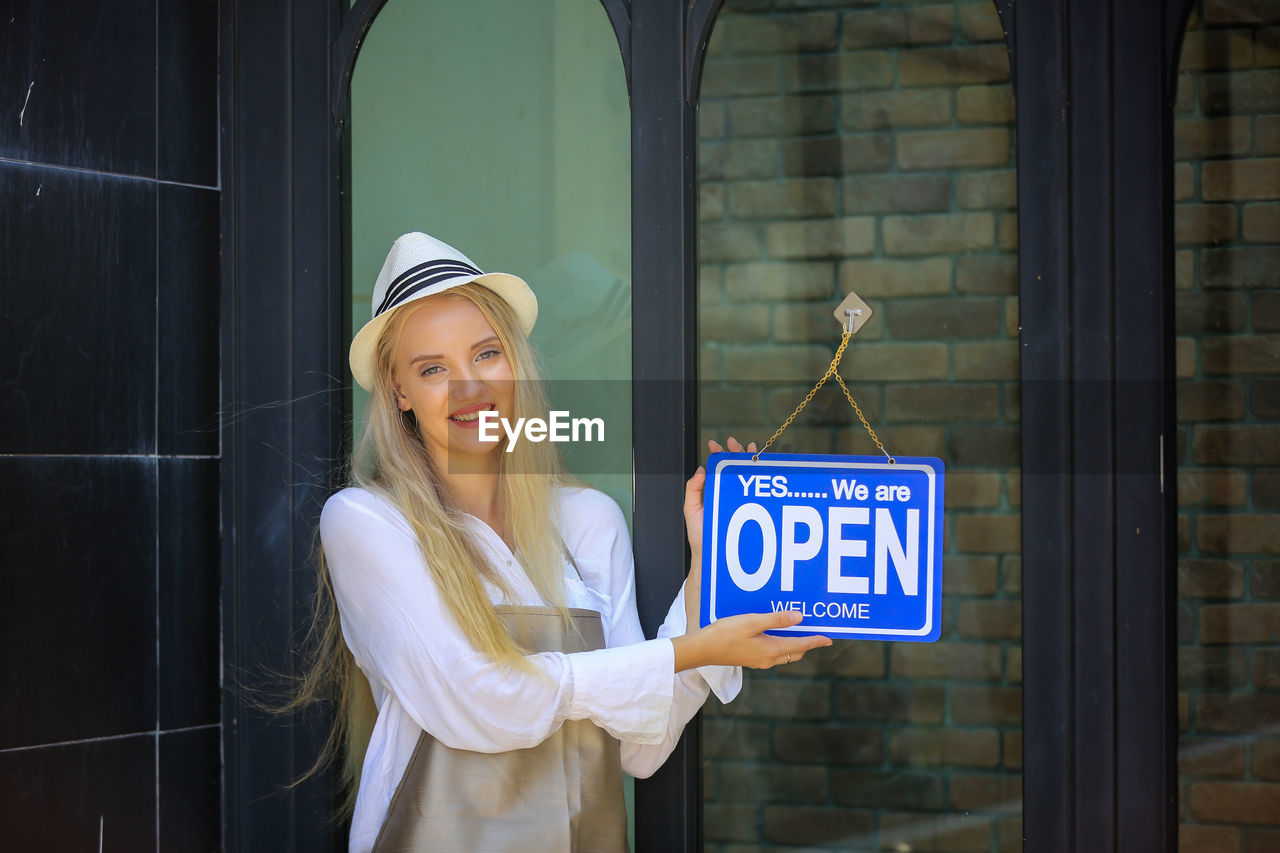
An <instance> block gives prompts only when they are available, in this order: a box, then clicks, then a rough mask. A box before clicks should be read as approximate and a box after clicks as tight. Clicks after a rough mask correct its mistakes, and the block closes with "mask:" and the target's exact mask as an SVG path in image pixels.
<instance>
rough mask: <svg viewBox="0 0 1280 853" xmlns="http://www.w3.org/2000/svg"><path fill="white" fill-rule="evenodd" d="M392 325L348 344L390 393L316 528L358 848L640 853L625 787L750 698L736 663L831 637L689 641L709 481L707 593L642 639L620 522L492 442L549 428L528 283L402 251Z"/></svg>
mask: <svg viewBox="0 0 1280 853" xmlns="http://www.w3.org/2000/svg"><path fill="white" fill-rule="evenodd" d="M373 308H374V317H373V319H372V320H371V321H370V322H369V324H367V325H366V326H365V327H364V328H363V329H361V330H360V332H359V333H358V334H357V335H356V337H355V340H354V341H353V343H352V347H351V368H352V372H353V375H354V376H355V378H356V380H357V381H358V382H359V383H360V384H361V385H362V386H363V387H365V388H366V389H368V390H369V391H370V392H371V394H372V398H371V400H370V403H369V416H368V426H367V428H366V431H365V434H364V437H363V439H362V440H361V442H360V446H359V448H358V449H357V453H356V458H355V460H354V461H353V465H352V481H353V487H351V488H347V489H344V490H343V491H341V492H338V493H337V494H335V495H334V496H333V497H331V498H330V499H329V501H328V502H327V503H326V505H325V508H324V512H323V514H322V517H321V522H320V533H321V541H322V544H323V551H324V557H325V561H324V563H322V565H324V566H327V576H326V578H325V579H326V583H325V584H323V591H324V593H325V594H326V595H328V596H331V597H332V601H331V602H328V604H329V605H330V607H329V610H328V612H329V613H330V614H332V613H333V610H332V605H334V604H336V613H337V617H338V618H337V619H336V620H335V619H332V618H331V619H330V621H329V626H328V632H327V634H328V636H327V643H326V644H325V649H326V653H325V655H324V656H323V657H322V658H321V659H320V661H319V662H318V664H317V666H316V668H315V669H314V670H313V675H314V678H313V680H312V682H311V683H315V682H316V680H317V679H319V680H323V679H331V680H334V681H336V682H337V685H338V687H339V689H340V691H341V695H342V697H343V703H344V705H345V706H346V711H347V713H346V719H345V722H346V739H347V758H348V769H349V776H350V777H351V781H353V782H354V783H356V784H358V793H357V797H356V803H355V811H354V815H353V818H352V829H351V850H352V851H356V852H357V853H364V851H370V850H375V851H379V853H382V851H388V850H397V851H398V850H424V849H455V850H520V851H530V850H547V851H552V850H555V851H563V850H622V849H625V847H626V829H625V826H626V819H625V812H624V811H623V806H622V790H621V775H620V771H625V772H627V773H630V774H632V775H635V776H648V775H649V774H651V773H652V772H653V771H654V770H656V769H657V768H658V767H659V766H660V765H661V764H662V762H663V761H664V760H665V759H666V758H667V756H668V755H669V754H670V752H671V750H672V749H673V748H674V746H675V743H676V741H677V740H678V738H679V736H680V732H681V731H682V729H683V727H684V725H685V723H687V722H688V720H689V719H691V718H692V717H693V715H694V714H695V713H696V712H697V710H698V708H699V707H700V706H701V704H702V702H703V701H704V700H705V698H706V696H707V694H708V692H709V691H711V690H713V691H714V692H716V694H717V696H718V697H719V698H720V699H721V700H722V701H729V700H731V699H732V698H733V697H734V696H735V695H736V694H737V692H738V690H739V687H740V684H741V670H740V669H739V668H738V667H740V666H743V665H745V666H752V667H758V668H764V667H770V666H774V665H776V664H779V663H785V662H790V661H795V660H799V659H800V658H801V657H802V656H803V654H804V653H805V651H807V650H808V649H810V648H814V647H816V646H819V645H827V644H829V643H830V640H828V639H826V638H825V637H788V638H784V637H775V636H772V635H766V634H763V633H762V632H763V631H764V630H767V629H769V628H780V627H785V626H787V625H791V624H794V623H795V621H796V620H797V619H798V615H797V614H791V613H779V614H759V615H754V614H753V615H747V616H740V617H733V618H730V619H724V620H721V621H719V622H717V623H715V624H714V625H712V626H710V627H708V628H703V629H697V628H696V627H691V626H696V624H697V604H698V585H699V567H700V563H701V532H702V484H703V479H704V475H703V472H702V469H699V470H698V472H697V473H696V474H695V475H694V477H693V478H692V479H691V480H690V481H689V483H688V485H687V488H686V495H685V518H686V522H687V525H688V533H689V542H690V545H691V547H692V550H693V560H692V564H691V571H690V574H689V578H688V580H687V581H686V583H685V585H684V588H683V589H682V590H681V592H680V594H679V595H677V597H676V600H675V602H674V603H673V604H672V605H671V609H670V612H669V613H668V616H667V619H666V622H665V623H664V625H663V626H662V628H661V630H660V631H659V639H656V640H647V641H646V640H645V638H644V635H643V633H642V632H641V629H640V624H639V620H638V618H637V616H636V609H635V586H634V572H633V566H632V554H631V546H630V541H629V538H628V534H627V528H626V523H625V521H624V519H623V517H622V513H621V512H620V511H619V509H618V507H617V505H616V504H614V503H613V501H612V500H610V499H609V498H607V497H606V496H604V495H603V494H601V493H600V492H597V491H594V490H592V489H589V488H585V487H583V486H581V485H580V484H577V483H576V482H575V481H574V480H573V479H572V478H571V477H569V476H568V475H567V474H566V473H565V471H564V469H563V467H562V465H561V463H560V459H559V456H558V452H557V451H556V449H555V447H554V445H553V444H551V443H550V442H533V441H520V442H518V443H516V445H515V446H514V447H513V448H512V452H510V453H508V452H505V450H506V447H505V443H504V442H502V441H499V442H492V441H484V440H482V435H481V432H480V430H479V428H478V427H479V424H480V419H481V417H482V415H481V414H480V413H481V412H485V411H490V412H494V413H495V414H496V415H497V416H499V417H502V418H506V419H508V420H509V421H511V422H514V421H515V419H516V418H519V417H528V416H539V415H543V416H544V415H545V413H546V411H547V405H546V401H545V400H544V399H543V397H542V393H543V392H542V388H541V384H540V383H539V382H538V381H537V380H538V377H537V373H536V371H535V368H534V361H535V359H534V355H533V352H532V350H531V349H530V346H529V342H528V338H527V335H528V333H529V330H530V329H531V328H532V327H533V323H534V320H535V319H536V316H537V302H536V300H535V298H534V296H533V294H532V292H531V291H530V290H529V288H528V286H527V285H526V284H525V283H524V282H523V281H521V280H520V279H519V278H516V277H515V276H509V275H505V274H501V273H494V274H488V275H486V274H484V273H482V272H481V271H480V270H479V269H478V268H477V267H476V266H475V265H474V264H473V263H472V262H471V261H470V260H469V259H468V258H467V257H466V256H465V255H462V254H461V253H460V252H458V251H457V250H455V249H453V248H452V247H450V246H448V245H446V244H444V243H442V242H440V241H438V240H435V239H434V238H431V237H428V236H427V235H424V234H406V235H404V236H403V237H401V238H400V239H399V240H397V241H396V243H395V245H394V246H393V247H392V249H391V252H390V254H389V255H388V257H387V260H386V263H385V264H384V266H383V269H382V272H381V274H380V275H379V277H378V282H377V285H376V286H375V289H374V297H373ZM486 417H492V416H486ZM711 445H712V449H713V450H718V449H720V448H719V445H718V444H716V443H714V442H712V443H711ZM729 447H730V449H732V450H735V451H739V450H741V449H742V448H741V445H739V444H738V442H737V441H735V440H733V439H730V440H729ZM752 449H754V447H753V448H752ZM322 603H324V602H322ZM371 711H372V712H373V713H370V712H371ZM374 714H376V717H375V716H374ZM371 717H372V718H373V719H375V720H376V721H375V722H373V725H372V730H371V731H370V730H369V728H368V721H369V719H370V718H371ZM362 721H363V722H362ZM356 780H358V782H356Z"/></svg>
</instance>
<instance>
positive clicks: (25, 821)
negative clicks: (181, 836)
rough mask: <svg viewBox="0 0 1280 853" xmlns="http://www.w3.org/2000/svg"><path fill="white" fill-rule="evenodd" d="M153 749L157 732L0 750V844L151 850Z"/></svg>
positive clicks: (126, 852) (116, 852) (107, 851)
mask: <svg viewBox="0 0 1280 853" xmlns="http://www.w3.org/2000/svg"><path fill="white" fill-rule="evenodd" d="M155 755H156V736H155V735H154V734H144V735H135V736H133V737H125V738H112V739H110V740H98V741H88V742H84V743H72V744H66V745H63V746H46V747H40V748H38V749H24V750H19V751H17V752H0V779H4V780H5V785H4V796H3V797H0V821H3V822H4V845H5V849H6V850H31V851H35V850H41V851H45V850H47V851H64V850H66V851H73V850H74V851H80V850H84V851H98V850H101V851H102V853H139V851H146V850H155V849H156V774H155V766H156V759H155ZM168 849H175V848H168Z"/></svg>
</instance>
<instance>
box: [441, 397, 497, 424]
mask: <svg viewBox="0 0 1280 853" xmlns="http://www.w3.org/2000/svg"><path fill="white" fill-rule="evenodd" d="M492 411H496V407H495V406H494V405H493V403H491V402H484V403H476V404H475V405H474V406H463V407H462V408H461V409H458V410H456V411H453V412H450V413H449V420H451V421H453V425H454V426H457V427H461V428H462V429H479V427H480V413H481V412H492Z"/></svg>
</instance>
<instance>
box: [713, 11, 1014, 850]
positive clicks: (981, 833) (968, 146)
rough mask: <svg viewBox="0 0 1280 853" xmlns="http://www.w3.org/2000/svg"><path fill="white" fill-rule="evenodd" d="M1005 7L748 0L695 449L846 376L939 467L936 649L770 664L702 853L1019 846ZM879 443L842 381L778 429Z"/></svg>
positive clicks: (730, 78) (827, 655) (781, 415)
mask: <svg viewBox="0 0 1280 853" xmlns="http://www.w3.org/2000/svg"><path fill="white" fill-rule="evenodd" d="M1003 39H1004V36H1003V32H1002V29H1001V26H1000V21H999V18H998V16H997V15H996V11H995V7H994V5H993V4H991V3H987V2H975V3H966V4H963V5H959V6H957V5H952V4H943V5H921V6H904V5H901V4H898V3H884V4H882V5H878V6H877V5H871V6H868V5H865V4H858V5H857V6H854V5H852V4H850V6H849V8H834V9H821V10H816V11H806V10H797V9H796V8H795V4H794V3H787V2H762V1H761V0H750V1H749V0H741V2H734V0H729V2H727V3H726V4H725V6H724V8H723V10H722V11H721V13H720V16H719V18H718V20H717V22H716V27H715V31H714V33H713V37H712V40H711V45H710V50H709V54H708V57H707V61H706V66H705V71H704V79H703V85H702V91H701V102H700V106H699V137H700V154H699V204H700V207H699V260H700V264H701V267H700V272H699V290H700V300H701V305H700V326H699V336H700V337H699V342H700V349H701V364H702V380H703V382H702V388H701V423H700V427H701V430H702V432H703V437H704V438H720V437H723V436H725V435H729V434H732V435H735V436H737V437H739V438H741V439H743V440H744V441H745V440H747V439H757V440H762V439H764V438H767V437H768V436H769V435H771V434H772V433H773V431H774V429H775V428H776V427H777V426H778V425H779V424H780V423H781V422H782V421H783V420H784V419H785V418H786V416H787V415H788V414H789V413H790V412H791V411H792V409H793V408H794V407H795V405H796V404H797V403H798V402H799V401H800V400H801V399H802V398H803V397H804V395H805V394H806V392H807V391H808V390H809V388H810V387H811V386H812V385H813V383H814V381H816V379H817V378H818V377H819V376H821V374H822V372H823V371H824V370H825V369H826V367H827V364H828V363H829V362H830V360H831V356H832V354H833V352H834V350H835V347H836V345H837V344H838V342H839V328H838V325H837V324H836V322H835V320H834V319H833V317H832V314H831V312H832V310H833V309H834V308H835V306H836V304H837V303H838V302H839V301H840V299H841V298H842V297H843V295H844V294H845V293H847V292H848V291H849V290H854V291H856V292H857V293H858V294H859V295H860V296H861V297H862V298H863V299H865V300H866V301H867V302H868V303H870V305H871V307H872V309H873V310H874V311H875V315H874V316H873V317H872V319H871V321H870V322H869V323H868V324H867V325H866V326H865V327H864V328H863V329H862V330H861V331H860V332H859V333H858V334H857V336H855V338H854V339H853V341H852V343H851V344H850V346H849V349H848V351H847V353H846V355H845V357H844V360H843V361H842V365H841V374H842V376H844V377H845V378H846V380H847V381H848V382H849V384H850V386H851V388H852V389H853V392H854V395H855V397H856V398H857V400H858V403H859V405H860V406H861V407H862V409H863V410H864V411H865V412H866V414H867V416H868V418H869V419H870V421H871V423H872V425H873V426H874V428H875V430H876V432H877V433H878V434H879V435H880V436H881V437H882V439H883V440H884V442H885V444H886V446H887V447H888V448H889V450H890V451H891V452H894V453H898V454H902V455H918V456H938V457H941V458H942V459H943V460H944V461H945V462H946V463H947V466H948V467H947V513H946V524H947V535H946V545H945V559H944V571H943V577H944V586H943V591H944V599H943V638H942V640H941V641H940V642H939V643H937V644H934V645H917V644H911V643H891V644H884V643H868V642H841V643H838V644H837V645H836V646H834V647H832V648H831V649H828V650H819V651H818V652H811V653H810V654H809V656H807V657H806V659H805V660H804V661H802V662H800V663H799V664H794V665H791V666H788V667H783V668H780V669H779V670H774V671H770V672H767V673H751V674H750V675H749V676H748V683H747V686H746V689H745V691H744V695H743V696H742V697H740V698H739V699H738V700H737V701H735V702H734V703H732V704H731V705H729V706H726V707H722V708H716V709H708V711H707V712H706V714H705V717H704V724H703V758H704V766H705V771H706V772H705V790H704V806H705V822H704V834H705V839H706V845H707V849H709V850H725V851H728V850H737V849H741V848H740V847H738V846H737V845H748V846H750V847H751V849H782V848H787V849H790V848H795V847H804V846H809V845H822V846H832V847H836V848H838V849H848V850H983V851H986V850H991V849H999V850H1020V849H1021V822H1020V814H1021V776H1020V770H1021V765H1022V741H1021V720H1022V697H1021V661H1022V655H1021V643H1020V637H1021V618H1022V617H1021V557H1020V551H1021V545H1020V539H1019V535H1020V534H1019V505H1020V499H1021V494H1020V489H1019V482H1020V481H1019V478H1018V468H1017V466H1018V463H1019V431H1018V414H1019V408H1018V382H1017V379H1018V345H1017V335H1018V325H1017V297H1016V293H1017V278H1016V262H1017V258H1016V250H1017V228H1016V213H1015V185H1016V172H1015V168H1014V163H1013V151H1014V139H1013V135H1014V131H1013V121H1014V110H1013V95H1012V89H1011V86H1010V83H1009V65H1008V55H1007V51H1006V48H1005V45H1004V41H1003ZM776 447H777V449H781V450H784V451H786V450H790V451H796V452H819V453H825V452H834V453H856V454H871V455H875V454H878V450H877V449H876V447H875V445H874V444H873V443H872V441H871V439H870V437H869V436H868V435H867V433H866V432H865V430H863V428H862V426H861V424H860V423H859V422H858V420H857V418H856V416H855V415H854V414H853V412H852V411H850V409H849V406H848V404H847V403H846V401H845V400H844V398H843V396H842V395H841V394H840V392H839V389H838V388H832V389H824V391H822V392H820V393H819V395H818V396H817V397H816V398H815V399H814V401H813V402H812V403H810V404H809V406H808V407H807V408H806V410H805V412H804V413H803V414H802V415H801V416H800V418H798V419H797V421H796V423H795V424H794V425H793V426H791V427H790V428H788V430H787V431H786V432H785V433H784V434H783V436H782V438H781V439H780V440H779V445H778V446H776Z"/></svg>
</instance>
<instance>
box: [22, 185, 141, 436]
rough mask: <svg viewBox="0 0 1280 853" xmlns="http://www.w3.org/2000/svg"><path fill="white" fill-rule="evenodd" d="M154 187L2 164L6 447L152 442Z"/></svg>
mask: <svg viewBox="0 0 1280 853" xmlns="http://www.w3.org/2000/svg"><path fill="white" fill-rule="evenodd" d="M155 204H156V193H155V185H154V184H152V183H150V182H146V181H139V180H132V179H124V178H116V177H107V176H101V175H95V174H92V173H87V172H71V171H67V170H65V169H49V168H44V167H38V166H23V165H18V164H14V163H3V162H0V210H4V211H5V225H4V227H3V228H0V258H3V259H4V260H3V263H4V275H5V289H4V291H5V310H4V311H3V312H0V364H4V365H5V380H6V381H4V382H3V383H0V411H3V412H4V417H3V418H0V452H5V453H146V452H150V451H153V450H154V448H155V415H154V412H155V388H156V385H155V375H156V368H155V341H156V329H155V326H156V314H155V311H156V287H155V281H156V272H155V263H156V258H155V233H156V209H155Z"/></svg>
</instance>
